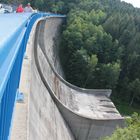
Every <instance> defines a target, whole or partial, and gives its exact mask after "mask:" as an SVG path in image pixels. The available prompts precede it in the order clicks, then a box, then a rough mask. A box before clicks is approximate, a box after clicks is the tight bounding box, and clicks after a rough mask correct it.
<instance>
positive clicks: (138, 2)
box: [122, 0, 140, 8]
mask: <svg viewBox="0 0 140 140" xmlns="http://www.w3.org/2000/svg"><path fill="white" fill-rule="evenodd" d="M122 1H125V2H128V3H131V4H132V5H133V6H134V7H139V8H140V0H122Z"/></svg>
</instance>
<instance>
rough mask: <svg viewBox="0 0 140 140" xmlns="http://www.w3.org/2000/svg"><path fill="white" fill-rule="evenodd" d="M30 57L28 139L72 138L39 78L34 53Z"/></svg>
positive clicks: (61, 139)
mask: <svg viewBox="0 0 140 140" xmlns="http://www.w3.org/2000/svg"><path fill="white" fill-rule="evenodd" d="M39 29H42V30H41V31H43V30H44V28H43V27H42V26H41V24H39V25H38V27H37V30H39ZM41 37H43V35H42V36H41ZM35 44H36V38H35ZM32 57H33V59H32V72H31V93H30V101H29V140H74V138H73V135H72V133H71V131H70V129H69V127H68V126H67V124H66V122H65V120H64V119H63V117H62V115H61V113H60V112H59V110H58V108H57V106H56V104H55V103H54V101H53V100H52V98H51V96H50V93H49V92H48V89H47V88H46V87H45V86H44V84H43V82H42V80H41V78H40V75H39V73H38V70H37V68H36V64H35V61H34V60H35V58H34V55H33V56H32Z"/></svg>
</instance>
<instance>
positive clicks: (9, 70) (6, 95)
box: [0, 13, 47, 140]
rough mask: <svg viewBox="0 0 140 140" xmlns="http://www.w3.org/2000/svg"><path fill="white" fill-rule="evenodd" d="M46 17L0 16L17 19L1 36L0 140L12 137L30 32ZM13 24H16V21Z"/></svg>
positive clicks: (41, 15)
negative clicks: (11, 128)
mask: <svg viewBox="0 0 140 140" xmlns="http://www.w3.org/2000/svg"><path fill="white" fill-rule="evenodd" d="M46 15H47V14H46V13H34V14H5V17H4V16H3V15H2V16H3V17H1V15H0V18H2V19H3V20H5V19H6V20H7V19H8V18H9V19H8V20H9V22H10V20H11V19H10V17H11V18H12V17H14V18H15V17H16V18H15V19H16V20H15V25H12V24H11V28H13V29H9V30H8V29H6V28H5V30H6V31H5V32H7V36H6V37H5V38H4V37H3V36H2V34H0V41H1V42H0V140H8V138H9V135H10V134H9V133H10V126H11V120H12V115H13V109H14V104H15V98H16V92H17V90H18V88H19V81H20V73H21V67H22V61H23V57H24V53H25V50H26V44H27V41H28V38H29V34H30V31H31V29H32V26H33V24H34V23H35V21H36V20H37V19H38V18H40V17H43V16H46ZM8 20H7V21H8ZM12 20H14V19H12ZM12 22H13V24H14V21H12ZM7 24H8V23H6V25H7ZM1 25H2V23H1V24H0V26H1ZM6 25H4V26H6ZM7 26H8V25H7ZM1 28H2V27H1ZM3 31H4V30H3ZM8 31H10V33H9V32H8ZM4 35H5V34H4ZM1 38H2V39H1Z"/></svg>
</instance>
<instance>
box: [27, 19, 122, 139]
mask: <svg viewBox="0 0 140 140" xmlns="http://www.w3.org/2000/svg"><path fill="white" fill-rule="evenodd" d="M62 21H63V19H62V18H48V19H46V21H45V20H44V21H42V22H40V23H39V25H38V27H37V30H36V35H35V41H34V51H33V56H34V58H33V65H32V83H31V85H32V88H31V97H30V110H29V111H30V114H31V115H30V123H31V126H30V129H31V133H30V139H33V138H34V134H36V133H37V134H38V135H37V136H38V138H36V139H41V140H45V138H47V139H49V138H48V137H47V133H48V135H51V134H50V132H48V131H50V130H51V133H52V134H53V133H56V132H57V131H56V129H55V130H54V128H56V127H57V126H58V124H61V125H63V129H64V130H62V128H60V130H61V131H60V132H59V133H60V135H62V133H63V135H64V134H65V135H67V137H63V138H61V140H69V139H73V137H72V134H73V135H74V138H75V140H97V139H100V138H101V137H103V136H107V135H110V134H111V133H112V132H113V131H114V129H115V128H116V126H120V127H121V126H123V125H124V119H123V118H122V117H121V115H120V114H119V112H118V111H117V110H116V108H115V106H114V104H113V103H112V102H111V100H110V99H109V96H110V94H111V90H97V89H96V90H88V89H81V88H78V87H76V86H74V85H71V84H70V83H68V82H66V81H65V80H64V79H63V78H62V77H61V76H60V75H63V72H62V70H61V66H60V64H59V59H58V57H57V54H56V51H55V50H57V49H56V48H55V47H57V38H58V37H59V30H60V25H61V24H62ZM58 73H59V74H58ZM51 98H52V99H53V100H52V99H51ZM54 102H55V103H56V105H57V106H56V105H55V103H54ZM57 107H58V108H59V110H60V112H61V114H62V116H63V117H64V119H65V120H66V122H67V124H68V126H69V128H70V129H69V128H68V126H67V125H66V123H65V121H64V120H63V117H62V116H61V114H60V113H59V111H58V110H57ZM54 113H55V115H54ZM58 114H59V115H58ZM51 115H52V117H51ZM42 117H43V118H42ZM53 119H55V123H54V120H53ZM35 122H36V123H35ZM48 122H49V123H48ZM56 123H57V124H56ZM39 124H40V125H39ZM43 128H44V129H43ZM50 128H51V129H50ZM57 129H58V128H57ZM39 130H41V132H40V135H42V134H43V135H44V137H43V138H40V137H39V132H38V131H39ZM43 130H44V131H43ZM70 130H71V131H72V133H71V131H70ZM65 131H66V132H65ZM42 132H44V133H42ZM45 132H46V133H45ZM50 137H51V136H50ZM51 139H52V140H58V137H52V138H50V139H49V140H51Z"/></svg>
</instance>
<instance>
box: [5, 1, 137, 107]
mask: <svg viewBox="0 0 140 140" xmlns="http://www.w3.org/2000/svg"><path fill="white" fill-rule="evenodd" d="M3 1H5V0H3ZM6 2H11V1H10V0H9V1H8V0H7V1H6ZM15 2H16V0H15ZM18 2H19V1H18ZM21 2H23V3H27V2H31V3H32V5H33V7H36V8H39V9H40V10H43V11H50V12H55V13H63V14H67V22H66V25H65V26H64V29H63V33H62V42H61V45H60V47H61V49H60V56H61V60H62V65H63V68H64V72H65V75H66V79H67V80H68V81H69V82H70V83H73V84H75V85H77V86H79V87H84V88H95V89H96V88H111V89H112V90H113V94H112V98H113V99H114V101H115V102H117V101H119V102H120V101H121V102H124V103H126V104H127V105H129V106H134V107H135V106H139V105H140V9H138V8H134V7H133V6H132V5H131V4H127V3H125V2H121V1H120V0H59V1H56V0H32V1H27V0H23V1H22V0H21Z"/></svg>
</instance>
